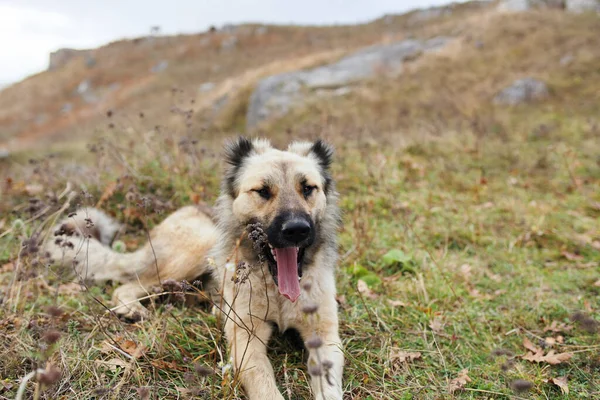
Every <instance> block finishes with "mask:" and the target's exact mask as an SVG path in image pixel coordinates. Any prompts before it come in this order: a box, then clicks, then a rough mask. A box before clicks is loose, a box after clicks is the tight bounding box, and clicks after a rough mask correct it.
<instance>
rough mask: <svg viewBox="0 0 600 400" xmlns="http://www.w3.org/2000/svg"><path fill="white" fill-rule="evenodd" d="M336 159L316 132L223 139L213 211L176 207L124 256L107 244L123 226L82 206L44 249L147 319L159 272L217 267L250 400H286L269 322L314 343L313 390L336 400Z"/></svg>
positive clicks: (121, 307)
mask: <svg viewBox="0 0 600 400" xmlns="http://www.w3.org/2000/svg"><path fill="white" fill-rule="evenodd" d="M331 158H332V149H331V147H330V146H329V145H327V144H325V143H323V142H321V141H317V142H314V143H308V142H302V143H298V142H296V143H292V144H290V146H289V147H288V148H287V150H285V151H281V150H277V149H275V148H273V147H272V146H271V145H270V143H269V142H268V141H265V140H254V141H250V140H247V139H244V138H240V139H238V140H236V141H234V142H231V143H229V144H228V146H227V147H226V152H225V161H226V162H227V168H226V171H225V175H224V179H223V182H222V187H221V195H220V197H219V199H218V201H217V205H216V207H215V211H214V215H213V212H212V210H211V209H209V208H208V207H199V206H188V207H184V208H181V209H179V210H178V211H176V212H174V213H173V214H171V215H170V216H169V217H167V218H166V219H165V220H164V221H163V222H162V223H161V224H160V225H158V226H157V227H156V228H154V229H153V230H152V232H151V233H150V241H149V242H148V243H147V244H146V245H145V246H144V247H142V248H141V249H139V250H137V251H135V252H132V253H125V254H122V253H117V252H115V251H113V250H112V249H111V248H110V247H109V246H108V245H109V243H110V242H111V240H112V238H113V237H114V235H115V233H116V232H117V230H118V229H119V225H118V224H117V223H116V222H114V221H113V220H112V219H110V217H108V216H107V215H106V214H104V213H103V212H102V211H100V210H97V209H82V210H79V211H78V212H77V213H76V215H74V216H73V215H71V216H70V217H69V218H67V219H66V220H64V221H63V222H62V223H61V224H60V225H59V226H58V228H57V232H56V235H57V236H58V240H55V239H56V238H52V240H50V241H48V242H47V245H46V249H47V250H48V251H49V252H50V253H51V256H52V258H53V259H54V260H62V263H63V264H65V265H75V270H76V272H77V274H78V275H79V277H80V278H83V279H91V280H94V281H106V280H111V281H117V282H120V283H122V286H120V287H118V288H117V289H116V290H115V292H114V294H113V301H114V303H115V305H116V306H117V308H116V312H117V313H118V314H121V315H123V316H125V317H129V318H134V317H142V318H148V317H149V313H148V310H147V309H146V308H144V306H143V305H142V304H141V303H140V301H139V300H138V299H140V298H142V297H144V296H146V295H147V294H148V293H149V292H150V288H152V287H154V286H157V285H159V284H160V283H161V282H164V281H165V280H175V281H182V280H187V281H193V280H195V279H197V278H198V277H200V276H208V277H210V278H211V279H210V281H211V282H212V284H210V285H209V286H208V287H207V291H208V292H209V293H210V294H211V296H212V299H213V303H214V305H215V307H216V308H217V309H218V310H220V312H222V314H221V315H222V316H223V317H224V318H223V320H224V330H225V333H226V336H227V339H228V343H229V345H230V354H231V357H232V359H233V360H234V368H235V370H236V372H237V373H239V374H240V378H241V382H242V384H243V386H244V389H245V391H246V393H247V395H248V397H249V398H250V399H251V400H264V399H283V397H282V395H281V394H280V392H279V390H278V389H277V385H276V381H275V376H274V373H273V368H272V366H271V364H270V362H269V360H268V358H267V347H266V345H267V342H268V341H269V338H270V336H271V334H272V329H273V328H272V324H273V323H275V324H276V325H277V326H278V327H279V330H280V331H285V330H287V329H289V328H294V329H296V330H297V331H298V332H299V333H300V335H301V336H302V338H303V340H304V341H305V343H306V344H307V347H308V351H309V358H308V371H309V373H310V374H311V387H312V390H313V393H314V396H315V398H318V399H323V398H325V399H341V398H342V368H343V363H344V357H343V353H342V348H341V341H340V337H339V334H338V316H337V303H336V299H335V293H336V289H335V279H334V270H335V265H336V263H337V243H336V236H337V230H338V228H339V224H340V218H339V211H338V207H337V193H336V190H335V185H334V182H333V180H332V179H331V176H330V172H329V167H330V164H331ZM73 236H78V237H83V238H85V240H84V241H83V242H82V243H83V245H81V246H73V247H74V248H71V246H70V245H69V246H65V243H68V242H69V241H70V242H75V241H74V240H73ZM298 281H299V282H298ZM315 310H316V313H317V315H313V314H312V313H314V312H315Z"/></svg>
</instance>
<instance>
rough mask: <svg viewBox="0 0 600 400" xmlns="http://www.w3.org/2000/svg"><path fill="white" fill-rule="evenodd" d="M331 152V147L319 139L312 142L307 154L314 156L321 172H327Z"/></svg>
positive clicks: (330, 160) (331, 158)
mask: <svg viewBox="0 0 600 400" xmlns="http://www.w3.org/2000/svg"><path fill="white" fill-rule="evenodd" d="M333 152H334V150H333V146H332V145H330V144H328V143H325V142H324V141H322V140H321V139H319V140H317V141H316V142H314V143H313V145H312V147H311V148H310V151H309V153H312V154H314V155H315V157H316V158H317V160H318V161H319V165H320V166H321V168H322V169H323V171H329V167H330V166H331V163H332V162H333Z"/></svg>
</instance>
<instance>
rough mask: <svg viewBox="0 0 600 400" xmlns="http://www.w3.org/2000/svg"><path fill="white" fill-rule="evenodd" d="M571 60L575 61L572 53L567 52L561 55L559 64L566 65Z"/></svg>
mask: <svg viewBox="0 0 600 400" xmlns="http://www.w3.org/2000/svg"><path fill="white" fill-rule="evenodd" d="M573 61H575V56H573V54H567V55H566V56H563V57H561V59H560V61H559V64H560V65H561V66H563V67H566V66H567V65H569V64H571V63H572V62H573Z"/></svg>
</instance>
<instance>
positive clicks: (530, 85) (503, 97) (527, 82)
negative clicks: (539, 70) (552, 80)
mask: <svg viewBox="0 0 600 400" xmlns="http://www.w3.org/2000/svg"><path fill="white" fill-rule="evenodd" d="M548 94H549V93H548V86H547V85H546V83H544V82H542V81H540V80H537V79H534V78H523V79H518V80H516V81H514V82H513V83H512V84H511V85H510V86H508V87H506V88H504V89H503V90H501V91H500V93H498V94H497V95H496V97H494V103H496V104H500V105H511V106H514V105H517V104H521V103H527V102H530V101H533V100H540V99H543V98H546V97H548Z"/></svg>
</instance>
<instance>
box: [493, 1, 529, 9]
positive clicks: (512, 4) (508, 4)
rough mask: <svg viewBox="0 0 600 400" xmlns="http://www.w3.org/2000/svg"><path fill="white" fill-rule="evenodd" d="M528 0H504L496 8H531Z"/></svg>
mask: <svg viewBox="0 0 600 400" xmlns="http://www.w3.org/2000/svg"><path fill="white" fill-rule="evenodd" d="M531 6H532V5H531V2H530V1H529V0H504V1H503V2H501V3H500V4H499V5H498V9H500V10H503V11H527V10H530V9H531Z"/></svg>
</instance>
